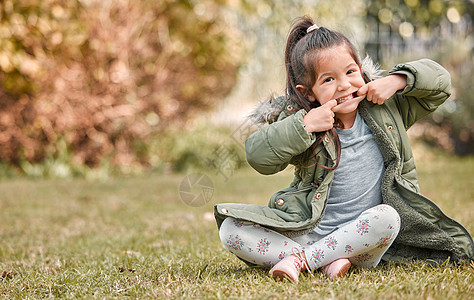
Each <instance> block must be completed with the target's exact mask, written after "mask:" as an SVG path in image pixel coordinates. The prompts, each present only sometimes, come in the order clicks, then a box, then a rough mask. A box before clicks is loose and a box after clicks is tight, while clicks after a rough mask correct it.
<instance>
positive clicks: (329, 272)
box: [321, 258, 351, 280]
mask: <svg viewBox="0 0 474 300" xmlns="http://www.w3.org/2000/svg"><path fill="white" fill-rule="evenodd" d="M350 268H351V262H350V261H349V260H348V259H347V258H340V259H336V260H335V261H333V262H332V263H330V264H328V265H325V266H324V267H322V268H321V269H322V270H323V272H324V274H326V276H327V277H329V279H331V280H334V279H335V278H337V277H342V276H344V275H346V274H347V272H348V271H349V269H350Z"/></svg>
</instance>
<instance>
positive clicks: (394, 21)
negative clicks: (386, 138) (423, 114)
mask: <svg viewBox="0 0 474 300" xmlns="http://www.w3.org/2000/svg"><path fill="white" fill-rule="evenodd" d="M366 4H367V17H366V19H367V24H368V25H367V26H368V27H372V28H371V29H370V36H369V38H368V43H367V44H366V47H367V50H368V52H372V53H371V54H372V55H374V56H376V57H378V59H380V60H382V63H384V64H386V65H392V64H393V63H397V62H399V60H400V59H401V60H405V59H409V60H412V59H418V58H420V57H429V58H432V59H434V60H436V61H438V62H440V63H441V64H442V65H443V66H444V67H446V68H447V69H448V71H449V72H450V74H451V77H452V85H453V89H452V92H453V93H452V96H451V97H450V99H448V100H447V101H446V103H445V104H443V105H442V106H441V107H440V108H439V109H438V110H437V111H436V112H435V113H433V114H431V115H430V117H428V118H427V119H425V122H422V123H420V124H415V127H414V129H413V130H412V132H413V134H414V136H415V137H416V138H418V139H420V140H422V141H424V142H426V143H428V144H429V145H432V146H435V147H440V148H442V149H443V150H446V151H448V152H450V153H455V154H459V155H465V154H474V120H473V115H474V104H473V103H474V52H473V49H474V39H473V35H472V33H473V21H474V20H473V19H474V2H473V1H471V0H469V1H466V0H449V1H448V0H366ZM397 48H399V51H398V53H400V54H399V55H393V53H394V52H397V51H396V49H397ZM394 49H395V51H394Z"/></svg>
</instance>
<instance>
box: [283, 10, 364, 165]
mask: <svg viewBox="0 0 474 300" xmlns="http://www.w3.org/2000/svg"><path fill="white" fill-rule="evenodd" d="M312 25H314V22H313V20H312V19H311V18H309V17H307V16H305V17H301V18H298V19H296V21H295V23H294V25H293V27H292V29H291V31H290V33H289V36H288V41H287V43H286V50H285V65H286V74H287V80H286V90H287V95H288V97H290V99H291V100H293V102H295V103H296V104H297V105H298V106H299V107H301V108H304V109H305V110H306V111H310V110H311V109H312V108H316V107H319V106H321V104H320V103H319V101H314V102H311V101H309V100H308V99H307V96H308V95H307V94H302V93H301V92H300V91H299V90H298V89H296V86H297V85H303V86H304V87H305V90H306V91H307V93H312V87H313V85H314V83H315V81H316V67H317V61H318V57H319V54H320V52H321V50H324V49H328V48H332V47H336V46H341V45H345V46H346V47H347V49H348V51H349V53H350V55H351V56H352V58H354V61H355V62H356V63H357V65H360V58H359V55H358V54H357V50H356V48H355V47H354V45H353V44H352V43H351V42H350V41H349V40H348V39H347V38H346V37H345V36H344V35H343V34H342V33H339V32H337V31H333V30H330V29H327V28H325V27H320V28H318V29H315V30H311V31H310V32H309V33H308V32H307V30H308V28H309V27H311V26H312ZM315 62H316V64H315ZM336 124H337V126H340V122H338V121H337V120H336ZM330 133H331V135H332V137H333V141H334V142H335V144H336V150H337V159H336V164H335V166H334V167H333V168H329V167H327V166H323V167H325V168H329V169H335V168H336V167H337V165H338V164H339V160H340V156H341V142H340V140H339V137H338V135H337V131H336V129H335V128H332V129H331V130H330ZM323 135H324V132H319V133H317V134H316V136H317V139H316V142H315V144H314V145H313V147H312V149H313V151H314V149H315V148H316V147H317V146H318V145H319V144H320V143H321V141H322V137H323Z"/></svg>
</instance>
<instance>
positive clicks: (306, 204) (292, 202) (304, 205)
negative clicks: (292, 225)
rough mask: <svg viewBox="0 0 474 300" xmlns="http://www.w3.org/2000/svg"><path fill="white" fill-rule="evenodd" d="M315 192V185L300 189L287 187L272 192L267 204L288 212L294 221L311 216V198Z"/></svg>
mask: <svg viewBox="0 0 474 300" xmlns="http://www.w3.org/2000/svg"><path fill="white" fill-rule="evenodd" d="M315 192H316V187H314V186H311V185H310V186H305V187H302V188H300V189H298V188H296V187H292V186H290V187H288V188H286V189H283V190H281V191H279V192H276V193H275V194H273V196H272V197H271V198H270V202H269V203H268V206H269V207H271V208H275V209H278V210H279V211H282V212H285V213H287V214H289V216H288V217H290V218H291V219H293V220H294V221H300V220H306V219H308V218H311V211H312V206H311V200H312V199H313V196H314V194H315Z"/></svg>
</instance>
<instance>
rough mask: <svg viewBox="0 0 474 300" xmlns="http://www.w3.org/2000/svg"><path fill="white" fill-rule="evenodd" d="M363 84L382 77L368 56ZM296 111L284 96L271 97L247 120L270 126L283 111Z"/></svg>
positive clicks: (363, 71) (378, 68)
mask: <svg viewBox="0 0 474 300" xmlns="http://www.w3.org/2000/svg"><path fill="white" fill-rule="evenodd" d="M361 71H362V74H363V77H364V80H365V82H370V81H372V80H375V79H378V78H381V77H383V73H384V72H385V70H382V69H381V68H380V65H379V64H378V63H376V62H374V61H373V60H372V58H371V57H370V56H368V55H367V56H366V57H365V58H364V59H363V60H362V68H361ZM285 109H286V110H288V111H289V112H292V111H297V110H299V109H300V107H297V105H296V104H295V103H293V101H290V99H286V97H284V96H280V97H277V98H275V97H274V96H273V95H272V96H270V98H268V99H266V100H264V101H262V102H260V103H259V104H257V106H256V107H255V109H254V110H253V111H252V112H251V113H250V114H249V116H248V118H249V119H250V120H251V121H252V123H254V124H255V125H257V126H262V125H264V124H270V123H272V122H274V121H276V120H277V118H278V116H279V115H280V114H281V113H282V112H283V111H284V110H285Z"/></svg>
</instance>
